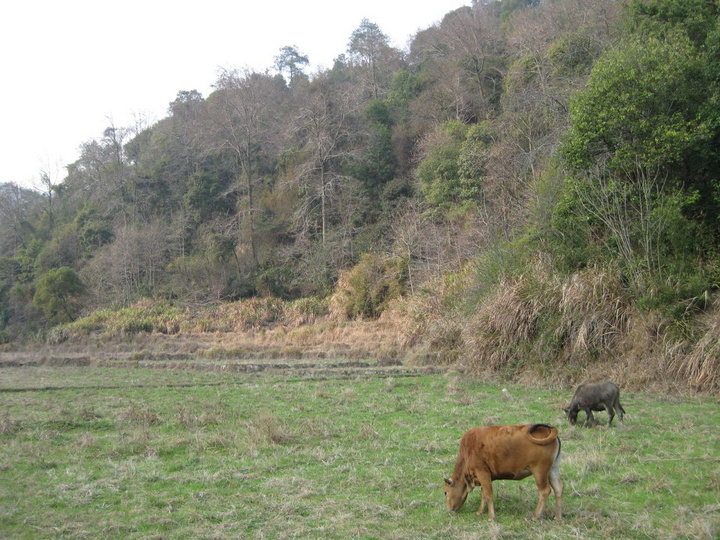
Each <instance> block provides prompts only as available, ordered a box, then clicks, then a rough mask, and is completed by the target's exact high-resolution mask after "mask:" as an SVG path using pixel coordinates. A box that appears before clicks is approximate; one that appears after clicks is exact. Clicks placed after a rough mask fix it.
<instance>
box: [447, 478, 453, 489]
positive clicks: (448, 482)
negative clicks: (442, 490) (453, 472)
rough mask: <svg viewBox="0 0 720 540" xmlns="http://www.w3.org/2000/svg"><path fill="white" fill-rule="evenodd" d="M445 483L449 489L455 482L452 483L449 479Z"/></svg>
mask: <svg viewBox="0 0 720 540" xmlns="http://www.w3.org/2000/svg"><path fill="white" fill-rule="evenodd" d="M445 483H446V484H447V485H448V486H450V487H452V486H454V485H455V482H453V481H452V480H451V479H450V478H446V479H445Z"/></svg>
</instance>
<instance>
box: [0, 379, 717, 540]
mask: <svg viewBox="0 0 720 540" xmlns="http://www.w3.org/2000/svg"><path fill="white" fill-rule="evenodd" d="M506 388H507V390H508V395H507V396H505V395H503V393H502V391H501V390H502V386H500V385H496V384H488V383H482V382H479V381H474V380H463V379H459V378H457V377H446V376H441V375H420V376H396V377H394V378H393V377H378V376H358V377H354V378H330V379H320V380H318V379H312V378H283V377H281V376H280V375H271V374H260V375H240V374H214V373H206V372H192V371H170V370H142V369H129V370H125V369H102V368H92V367H87V368H71V367H63V368H48V367H32V368H29V367H23V368H5V369H2V370H1V371H0V389H1V390H2V391H0V537H1V538H33V539H35V538H93V539H95V538H218V539H219V538H292V537H296V538H343V539H344V538H393V539H398V538H518V539H526V538H537V539H539V538H653V539H655V538H716V537H717V535H718V534H720V432H719V430H718V427H719V426H720V405H719V403H718V400H717V399H716V398H696V397H679V396H661V395H649V394H638V393H628V392H623V393H622V394H621V400H622V402H623V405H624V406H625V409H626V411H627V416H626V419H625V421H626V424H625V425H624V426H623V425H620V424H618V425H617V426H614V427H612V428H610V429H608V428H607V427H605V426H598V427H595V428H592V429H587V428H583V427H570V426H568V425H567V422H566V421H565V419H564V416H563V413H562V410H561V408H562V406H563V405H564V404H565V403H566V402H567V401H569V399H570V397H571V396H572V389H562V390H560V389H549V390H546V389H535V388H532V389H531V388H524V387H518V386H507V387H506ZM581 416H582V413H581ZM596 417H597V418H598V419H599V421H601V422H602V421H605V420H606V418H607V417H606V415H605V414H604V413H597V415H596ZM525 422H547V423H551V424H554V425H557V426H558V427H559V428H560V434H561V437H562V440H563V447H562V449H563V456H562V460H563V462H562V466H561V473H562V477H563V480H564V483H565V497H564V513H565V516H564V518H563V520H561V521H559V522H556V521H554V520H553V519H552V518H551V516H552V507H553V505H554V503H553V498H552V495H551V499H550V501H549V504H548V508H546V510H545V514H544V516H543V518H542V519H541V520H539V521H538V522H532V521H530V519H529V518H530V517H531V515H532V512H533V510H534V508H535V505H536V502H537V489H536V488H535V484H534V482H533V480H532V478H529V479H526V480H524V481H522V482H511V481H498V482H495V483H494V488H495V493H496V499H495V501H496V502H495V504H496V508H495V509H496V521H495V523H488V522H487V514H485V515H483V516H478V515H476V513H475V512H476V510H477V507H478V505H479V501H480V491H479V489H476V491H475V492H473V493H472V494H471V495H470V497H469V498H468V502H467V504H466V505H465V506H464V507H463V508H462V510H461V511H460V512H458V513H456V514H449V513H448V512H447V511H446V509H445V504H444V499H443V477H444V476H449V474H450V473H451V471H452V467H453V464H454V460H455V456H456V454H457V450H458V441H459V439H460V436H461V435H462V434H463V433H464V432H465V430H467V429H469V428H471V427H475V426H480V425H488V424H515V423H525Z"/></svg>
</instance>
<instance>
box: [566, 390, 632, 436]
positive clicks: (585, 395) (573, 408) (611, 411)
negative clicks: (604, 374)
mask: <svg viewBox="0 0 720 540" xmlns="http://www.w3.org/2000/svg"><path fill="white" fill-rule="evenodd" d="M563 410H564V411H565V413H566V414H567V418H568V421H569V422H570V424H571V425H575V423H576V422H577V415H578V411H580V410H583V411H585V426H590V425H592V424H593V423H594V422H595V418H593V414H592V411H603V410H605V411H607V413H608V426H611V425H612V421H613V418H614V417H615V413H617V415H618V416H619V417H620V422H622V421H623V415H624V414H625V409H623V406H622V405H620V389H619V388H618V387H617V385H615V384H613V383H611V382H601V383H588V384H581V385H580V386H578V388H577V390H575V395H574V396H573V398H572V401H571V402H570V405H568V406H567V407H565V408H564V409H563Z"/></svg>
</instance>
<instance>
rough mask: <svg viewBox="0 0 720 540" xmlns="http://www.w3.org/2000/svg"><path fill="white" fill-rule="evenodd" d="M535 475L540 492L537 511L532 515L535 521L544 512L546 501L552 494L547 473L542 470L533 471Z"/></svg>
mask: <svg viewBox="0 0 720 540" xmlns="http://www.w3.org/2000/svg"><path fill="white" fill-rule="evenodd" d="M533 475H534V476H535V483H536V484H537V488H538V491H539V492H540V498H539V499H538V504H537V508H535V513H534V514H533V517H532V518H533V521H535V520H536V519H537V518H539V517H540V514H542V511H543V508H545V501H547V498H548V496H550V484H549V482H548V474H547V473H544V474H541V473H540V471H537V472H533ZM556 511H557V509H556Z"/></svg>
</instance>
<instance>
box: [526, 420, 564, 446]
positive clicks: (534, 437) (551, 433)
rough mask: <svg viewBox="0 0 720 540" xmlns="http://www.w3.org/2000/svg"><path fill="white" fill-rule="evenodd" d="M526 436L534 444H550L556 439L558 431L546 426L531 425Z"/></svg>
mask: <svg viewBox="0 0 720 540" xmlns="http://www.w3.org/2000/svg"><path fill="white" fill-rule="evenodd" d="M527 436H528V439H530V440H531V441H532V442H533V443H534V444H550V443H552V442H553V441H555V439H557V438H558V430H557V428H556V427H553V426H549V425H547V424H532V425H531V426H530V427H529V428H528V430H527Z"/></svg>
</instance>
